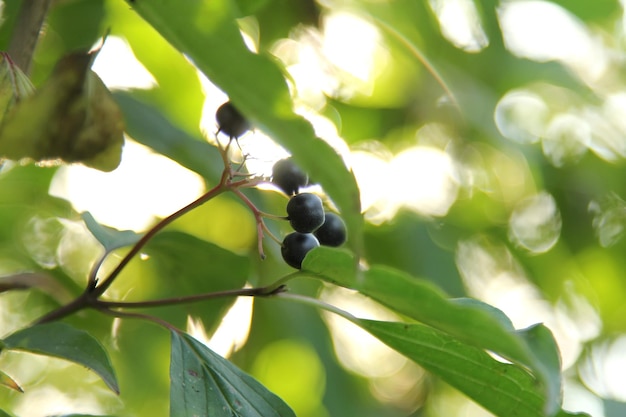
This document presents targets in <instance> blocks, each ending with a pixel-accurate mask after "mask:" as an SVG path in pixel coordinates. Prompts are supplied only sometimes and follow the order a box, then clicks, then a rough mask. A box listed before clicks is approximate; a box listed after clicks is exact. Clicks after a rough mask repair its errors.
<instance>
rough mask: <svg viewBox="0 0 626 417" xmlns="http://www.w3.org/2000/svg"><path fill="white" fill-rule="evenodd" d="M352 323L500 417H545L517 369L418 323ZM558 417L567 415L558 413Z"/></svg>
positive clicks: (535, 391) (536, 392)
mask: <svg viewBox="0 0 626 417" xmlns="http://www.w3.org/2000/svg"><path fill="white" fill-rule="evenodd" d="M353 321H354V323H356V324H358V325H359V326H361V327H362V328H364V329H366V330H367V331H368V332H370V333H371V334H372V335H374V336H376V337H377V338H378V339H380V340H381V341H383V342H384V343H385V344H387V345H388V346H390V347H391V348H393V349H395V350H397V351H398V352H400V353H402V354H403V355H405V356H407V357H408V358H410V359H412V360H413V361H415V362H416V363H418V364H420V365H421V366H423V367H424V368H425V369H426V370H428V371H430V372H432V373H433V374H435V375H437V376H439V377H441V378H442V379H443V380H445V381H446V382H447V383H448V384H450V385H452V386H453V387H455V388H457V389H458V390H459V391H461V392H463V393H465V394H466V395H468V396H469V397H470V398H472V399H473V400H474V401H476V402H477V403H479V404H480V405H482V406H483V407H485V408H486V409H487V410H489V411H491V412H492V413H494V414H495V415H497V416H501V417H545V416H546V413H545V412H544V403H545V398H544V392H543V390H542V389H541V387H540V386H538V385H537V381H536V380H535V378H533V377H532V376H531V375H530V374H529V373H528V372H526V371H525V370H524V369H523V368H521V367H519V366H517V365H514V364H506V363H502V362H499V361H497V360H495V359H494V358H493V357H491V356H490V355H489V354H488V353H486V352H485V351H484V350H482V349H479V348H476V347H473V346H469V345H467V344H465V343H463V342H461V341H459V340H458V339H455V338H454V337H451V336H450V335H448V334H446V333H444V332H441V331H438V330H436V329H433V328H431V327H428V326H424V325H421V324H405V323H391V322H380V321H372V320H362V319H353ZM558 408H560V407H557V410H554V413H556V412H557V411H558V413H559V414H558V416H562V417H565V416H568V415H570V414H568V413H567V412H565V411H563V410H559V409H558Z"/></svg>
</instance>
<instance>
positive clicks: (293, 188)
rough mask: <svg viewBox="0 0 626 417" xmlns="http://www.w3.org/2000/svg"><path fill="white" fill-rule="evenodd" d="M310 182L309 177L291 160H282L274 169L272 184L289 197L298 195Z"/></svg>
mask: <svg viewBox="0 0 626 417" xmlns="http://www.w3.org/2000/svg"><path fill="white" fill-rule="evenodd" d="M308 182H309V176H308V175H307V174H306V173H305V172H304V171H302V170H301V169H300V167H298V166H297V165H296V164H295V162H293V159H291V158H285V159H281V160H280V161H278V162H276V163H275V164H274V166H273V167H272V183H273V184H274V185H276V186H277V187H278V188H280V189H281V190H283V192H284V193H285V194H287V195H294V194H298V191H299V190H300V188H301V187H304V186H306V185H307V184H308Z"/></svg>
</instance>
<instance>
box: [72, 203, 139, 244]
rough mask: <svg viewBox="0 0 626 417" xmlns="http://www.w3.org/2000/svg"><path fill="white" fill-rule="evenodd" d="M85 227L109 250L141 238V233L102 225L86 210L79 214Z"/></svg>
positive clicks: (133, 242) (135, 241)
mask: <svg viewBox="0 0 626 417" xmlns="http://www.w3.org/2000/svg"><path fill="white" fill-rule="evenodd" d="M81 217H82V218H83V221H84V222H85V225H86V226H87V229H89V231H90V232H91V234H92V235H93V236H94V237H95V238H96V239H97V240H98V242H100V243H101V244H102V246H104V250H105V251H107V252H111V251H112V250H114V249H118V248H123V247H125V246H131V245H134V244H135V243H137V241H138V240H139V239H141V235H139V234H137V233H135V232H133V231H132V230H117V229H114V228H112V227H108V226H103V225H101V224H100V223H98V222H97V221H96V219H94V218H93V216H92V215H91V213H89V212H88V211H86V212H84V213H83V214H81Z"/></svg>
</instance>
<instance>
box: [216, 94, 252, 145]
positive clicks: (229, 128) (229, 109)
mask: <svg viewBox="0 0 626 417" xmlns="http://www.w3.org/2000/svg"><path fill="white" fill-rule="evenodd" d="M215 120H216V121H217V124H218V126H219V131H220V132H222V133H224V134H226V135H228V136H229V137H231V138H238V137H239V136H241V135H243V134H244V133H246V132H247V131H248V130H250V123H248V121H247V120H246V118H245V117H243V115H242V114H241V113H240V112H239V110H237V109H236V108H235V106H233V105H232V104H231V102H230V101H227V102H226V103H224V104H222V105H221V106H220V107H219V108H218V109H217V111H216V112H215Z"/></svg>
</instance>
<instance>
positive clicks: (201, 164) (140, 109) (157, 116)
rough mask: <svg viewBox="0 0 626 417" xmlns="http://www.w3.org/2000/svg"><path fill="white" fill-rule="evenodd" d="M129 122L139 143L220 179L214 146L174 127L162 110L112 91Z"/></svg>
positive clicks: (214, 179)
mask: <svg viewBox="0 0 626 417" xmlns="http://www.w3.org/2000/svg"><path fill="white" fill-rule="evenodd" d="M113 97H114V98H115V101H116V102H117V104H118V105H119V106H120V109H121V110H122V113H123V114H124V120H125V122H126V132H127V133H128V134H129V135H130V136H131V137H132V138H133V139H134V140H136V141H137V142H139V143H141V144H143V145H146V146H148V147H150V148H152V149H154V150H155V151H157V152H159V153H160V154H163V155H165V156H167V157H168V158H170V159H173V160H174V161H176V162H178V163H179V164H181V165H182V166H184V167H185V168H189V169H190V170H192V171H195V172H197V173H198V174H200V175H201V176H203V177H204V178H206V179H209V180H211V181H213V182H217V181H218V180H219V178H220V175H221V173H222V170H223V168H224V167H223V165H222V159H221V157H220V155H219V153H218V151H217V148H216V147H215V146H211V145H209V143H208V142H206V141H203V140H199V139H201V138H195V137H192V136H190V135H189V134H188V133H186V132H185V131H183V130H181V129H179V128H178V127H176V126H174V125H173V124H172V123H170V121H169V120H167V119H166V118H165V117H164V116H163V114H162V113H160V112H159V111H157V110H156V109H155V108H153V107H151V106H149V105H148V104H145V103H143V102H142V101H141V100H138V99H137V98H135V97H134V95H133V94H131V93H128V92H119V91H118V92H115V93H113Z"/></svg>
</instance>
